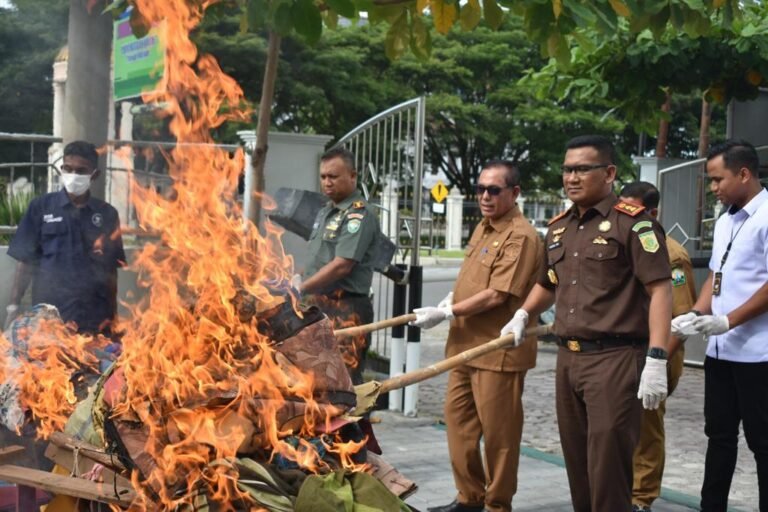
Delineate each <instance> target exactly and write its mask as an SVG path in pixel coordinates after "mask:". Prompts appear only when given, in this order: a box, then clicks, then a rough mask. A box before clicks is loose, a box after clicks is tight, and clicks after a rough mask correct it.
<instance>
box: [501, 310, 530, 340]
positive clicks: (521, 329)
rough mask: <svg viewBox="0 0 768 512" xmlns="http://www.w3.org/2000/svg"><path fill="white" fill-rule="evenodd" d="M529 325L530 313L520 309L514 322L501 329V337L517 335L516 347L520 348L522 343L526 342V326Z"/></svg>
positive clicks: (514, 317)
mask: <svg viewBox="0 0 768 512" xmlns="http://www.w3.org/2000/svg"><path fill="white" fill-rule="evenodd" d="M527 325H528V312H527V311H526V310H524V309H518V310H517V311H515V315H514V316H513V317H512V320H510V321H509V322H507V324H506V325H505V326H504V327H502V328H501V335H502V336H506V335H507V334H514V335H515V346H516V347H519V346H520V344H521V343H522V342H524V341H525V326H527Z"/></svg>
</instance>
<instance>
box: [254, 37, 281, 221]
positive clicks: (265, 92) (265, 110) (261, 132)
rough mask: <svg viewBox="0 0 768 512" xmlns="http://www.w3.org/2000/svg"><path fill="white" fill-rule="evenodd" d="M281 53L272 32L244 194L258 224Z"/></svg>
mask: <svg viewBox="0 0 768 512" xmlns="http://www.w3.org/2000/svg"><path fill="white" fill-rule="evenodd" d="M279 56H280V35H279V34H277V33H276V32H274V31H270V32H269V48H268V50H267V63H266V66H265V69H264V82H263V83H262V86H261V101H260V102H259V113H258V115H259V120H258V122H257V123H256V146H255V147H254V148H253V153H252V154H251V170H250V172H251V173H253V180H246V183H248V184H250V187H248V186H246V189H245V194H246V195H247V196H248V197H250V200H249V201H247V202H246V204H248V205H249V206H248V211H247V212H246V215H247V217H248V219H249V220H250V221H251V222H253V224H254V225H255V226H258V225H259V218H260V216H261V196H262V194H263V193H264V164H265V163H266V161H267V149H268V146H267V137H268V135H269V127H270V125H271V121H272V102H273V100H274V97H275V80H276V77H277V61H278V58H279Z"/></svg>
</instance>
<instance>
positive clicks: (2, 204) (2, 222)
mask: <svg viewBox="0 0 768 512" xmlns="http://www.w3.org/2000/svg"><path fill="white" fill-rule="evenodd" d="M33 198H34V195H32V194H15V195H14V196H13V197H11V198H9V197H7V196H5V195H3V196H2V197H0V226H16V225H17V224H18V223H19V221H20V220H21V218H22V217H23V216H24V213H25V212H26V211H27V207H28V206H29V203H30V202H31V201H32V199H33ZM10 241H11V235H0V245H7V244H8V242H10Z"/></svg>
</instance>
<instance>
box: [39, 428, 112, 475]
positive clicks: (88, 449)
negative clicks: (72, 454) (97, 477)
mask: <svg viewBox="0 0 768 512" xmlns="http://www.w3.org/2000/svg"><path fill="white" fill-rule="evenodd" d="M49 441H50V442H51V444H54V445H56V446H58V447H60V448H66V449H67V450H70V451H73V450H75V449H78V450H79V451H80V456H82V457H88V458H89V459H91V460H94V461H96V462H98V463H99V464H101V465H102V466H107V467H109V468H114V469H117V470H120V471H122V470H124V469H125V466H123V464H122V463H121V462H120V460H119V459H118V458H117V457H116V456H115V455H110V454H108V453H106V452H105V451H104V450H102V449H101V448H99V447H98V446H94V445H92V444H90V443H86V442H85V441H81V440H80V439H75V438H74V437H72V436H70V435H67V434H65V433H63V432H54V433H53V434H51V437H50V439H49Z"/></svg>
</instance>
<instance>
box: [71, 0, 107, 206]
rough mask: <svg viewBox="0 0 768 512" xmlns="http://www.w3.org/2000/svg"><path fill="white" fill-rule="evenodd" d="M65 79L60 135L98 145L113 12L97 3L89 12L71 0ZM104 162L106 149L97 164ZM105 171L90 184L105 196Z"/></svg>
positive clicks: (103, 132)
mask: <svg viewBox="0 0 768 512" xmlns="http://www.w3.org/2000/svg"><path fill="white" fill-rule="evenodd" d="M67 41H68V42H67V49H68V53H69V56H68V59H67V82H66V95H65V97H64V115H63V122H62V137H63V139H64V144H67V143H69V142H72V141H75V140H86V141H88V142H91V143H92V144H95V145H96V146H97V147H101V146H104V144H106V142H107V130H108V125H109V109H110V108H111V105H112V98H110V95H109V93H110V75H109V68H110V60H111V56H112V16H110V15H109V14H101V10H100V9H99V8H97V7H95V8H94V9H93V12H88V9H87V8H86V2H84V1H83V0H70V2H69V27H68V31H67ZM105 166H106V157H105V153H101V156H100V158H99V168H100V169H102V171H103V169H104V167H105ZM104 178H105V173H104V172H101V173H100V175H99V177H98V179H97V180H96V181H95V183H94V184H93V185H91V193H92V194H93V195H94V196H95V197H98V198H101V199H103V198H104V192H105V180H104Z"/></svg>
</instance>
